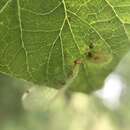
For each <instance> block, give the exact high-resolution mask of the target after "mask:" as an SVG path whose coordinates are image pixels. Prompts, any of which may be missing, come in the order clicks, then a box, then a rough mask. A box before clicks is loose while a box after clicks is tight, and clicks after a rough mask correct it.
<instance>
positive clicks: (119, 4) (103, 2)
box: [0, 0, 130, 93]
mask: <svg viewBox="0 0 130 130" xmlns="http://www.w3.org/2000/svg"><path fill="white" fill-rule="evenodd" d="M129 37H130V1H129V0H1V1H0V71H1V72H2V73H6V74H9V75H11V76H14V77H17V78H22V79H24V80H27V81H31V82H33V83H35V84H39V85H41V84H45V85H47V86H50V87H54V88H61V86H62V85H63V84H65V82H66V80H67V79H68V77H70V75H72V72H73V69H74V66H75V61H77V62H78V61H80V62H81V64H80V69H79V73H78V76H77V78H76V79H75V81H74V82H73V83H72V85H71V87H70V89H71V90H73V91H80V92H87V93H88V92H91V91H93V90H96V89H98V88H100V87H101V86H102V84H103V81H104V79H105V78H106V76H107V75H108V74H109V73H110V72H112V71H113V70H114V69H115V67H116V65H117V64H118V63H119V61H120V60H121V58H122V57H123V56H124V55H125V53H126V52H127V51H128V50H129V47H130V43H129Z"/></svg>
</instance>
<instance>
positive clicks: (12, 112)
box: [0, 74, 130, 130]
mask: <svg viewBox="0 0 130 130" xmlns="http://www.w3.org/2000/svg"><path fill="white" fill-rule="evenodd" d="M56 93H57V90H52V89H48V88H46V87H36V88H35V87H34V86H32V85H31V84H27V83H25V82H24V81H20V80H17V79H14V78H11V77H8V76H5V75H3V74H1V75H0V130H129V128H130V124H129V122H130V111H129V110H130V103H129V100H130V96H129V94H125V95H124V96H122V99H123V100H122V101H121V105H120V106H119V107H118V108H116V109H110V108H108V107H106V106H105V105H103V103H102V101H101V99H100V98H97V97H95V96H93V95H85V94H82V93H71V94H70V93H67V94H64V95H63V94H61V95H59V96H57V97H56V99H55V100H53V99H52V97H53V96H54V95H55V94H56Z"/></svg>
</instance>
